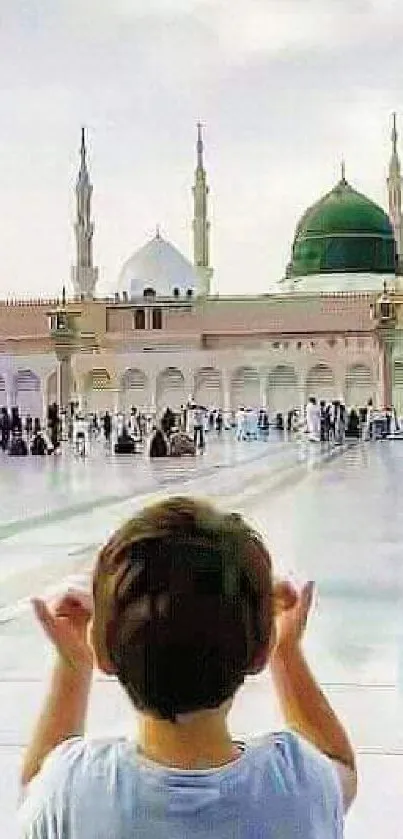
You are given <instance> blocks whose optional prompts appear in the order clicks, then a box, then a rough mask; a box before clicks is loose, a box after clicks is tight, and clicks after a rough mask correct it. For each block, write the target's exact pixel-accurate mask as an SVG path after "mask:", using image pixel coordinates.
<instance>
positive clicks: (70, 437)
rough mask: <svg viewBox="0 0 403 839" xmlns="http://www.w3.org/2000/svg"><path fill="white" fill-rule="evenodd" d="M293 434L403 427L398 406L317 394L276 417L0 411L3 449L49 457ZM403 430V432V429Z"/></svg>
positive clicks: (192, 451)
mask: <svg viewBox="0 0 403 839" xmlns="http://www.w3.org/2000/svg"><path fill="white" fill-rule="evenodd" d="M271 428H274V429H275V430H277V432H285V431H286V432H287V434H288V436H291V437H293V436H294V435H296V434H301V433H306V434H307V435H308V439H309V440H310V441H311V442H325V443H328V444H333V445H340V444H341V443H343V442H344V440H345V439H346V438H356V439H360V438H361V439H378V438H379V437H388V436H390V435H392V436H394V435H397V436H398V435H399V433H401V432H400V424H399V420H398V418H397V415H396V411H395V410H394V409H393V408H388V409H385V410H383V411H377V410H375V408H374V405H373V402H372V400H371V399H369V400H368V403H367V405H366V406H365V407H361V408H355V407H352V408H350V409H347V408H346V406H345V405H344V404H343V403H342V402H341V401H340V400H334V401H332V402H326V401H325V400H323V399H317V398H316V397H314V396H312V397H310V399H309V400H308V403H307V405H306V408H305V411H301V410H300V409H290V410H289V411H288V413H287V414H286V415H284V414H282V413H277V414H274V415H270V414H269V411H268V409H267V408H260V409H257V408H251V407H248V408H246V407H239V408H238V410H237V411H236V412H234V413H232V414H224V413H223V411H222V410H221V409H220V408H207V407H205V406H203V405H198V404H196V403H194V402H192V401H189V402H188V403H187V404H186V405H182V406H181V409H180V410H179V411H173V410H171V408H169V407H168V408H166V410H165V411H164V413H163V414H162V416H161V418H160V420H157V417H156V416H155V414H152V413H151V412H147V413H145V412H143V411H140V410H138V409H136V408H135V407H132V408H131V410H130V412H128V413H124V412H123V411H121V412H110V411H108V410H106V411H105V412H104V413H103V414H102V415H98V414H96V413H92V414H84V413H83V412H80V411H79V410H77V406H75V405H73V404H72V405H71V406H70V409H69V410H68V411H62V412H59V409H58V406H57V405H56V404H53V405H50V406H49V408H48V414H47V419H46V422H45V423H43V422H41V420H40V419H39V418H38V417H34V418H32V417H31V415H30V414H27V415H26V416H25V417H24V418H22V417H21V415H20V412H19V409H18V407H13V408H12V409H11V412H9V411H8V410H7V409H6V408H5V407H3V408H1V411H0V450H2V451H3V452H8V454H10V455H12V456H26V455H28V454H32V455H36V456H44V455H46V454H55V453H58V452H59V451H60V448H61V445H62V443H67V444H70V446H71V448H72V450H73V451H74V453H75V454H77V455H79V456H85V455H86V454H88V452H89V450H90V447H91V444H92V443H93V442H94V441H99V440H103V441H104V443H105V446H106V447H107V448H110V449H111V450H112V451H113V452H114V453H115V454H117V455H119V454H138V453H141V452H143V451H144V450H146V451H147V452H148V454H149V456H150V457H151V458H155V457H169V456H172V457H180V456H182V455H192V456H194V455H196V453H197V451H200V452H202V451H203V450H204V448H205V445H206V439H207V435H211V434H212V433H215V434H216V436H217V438H219V437H220V436H221V434H222V432H223V430H224V431H228V430H232V431H233V432H235V439H236V440H237V441H248V440H258V439H261V440H262V439H263V440H264V439H267V437H268V436H269V433H270V429H271ZM402 433H403V432H402Z"/></svg>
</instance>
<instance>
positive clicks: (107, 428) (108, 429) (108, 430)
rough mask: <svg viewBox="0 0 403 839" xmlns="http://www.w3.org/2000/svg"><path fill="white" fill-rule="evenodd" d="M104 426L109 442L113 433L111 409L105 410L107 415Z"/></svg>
mask: <svg viewBox="0 0 403 839" xmlns="http://www.w3.org/2000/svg"><path fill="white" fill-rule="evenodd" d="M103 427H104V437H105V440H106V442H107V443H109V441H110V439H111V434H112V418H111V415H110V413H109V411H106V412H105V416H104V418H103Z"/></svg>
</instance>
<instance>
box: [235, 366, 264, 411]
mask: <svg viewBox="0 0 403 839" xmlns="http://www.w3.org/2000/svg"><path fill="white" fill-rule="evenodd" d="M241 405H243V406H244V407H246V408H258V407H259V406H260V376H259V371H258V370H257V369H256V368H255V367H237V369H236V370H234V371H233V374H232V377H231V407H232V409H233V410H236V409H237V408H239V407H240V406H241Z"/></svg>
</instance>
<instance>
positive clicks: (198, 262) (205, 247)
mask: <svg viewBox="0 0 403 839" xmlns="http://www.w3.org/2000/svg"><path fill="white" fill-rule="evenodd" d="M196 148H197V166H196V172H195V185H194V187H193V203H194V218H193V254H194V266H195V269H196V273H197V274H198V276H199V277H200V280H201V288H202V294H203V295H205V296H207V295H208V294H210V284H211V278H212V276H213V268H212V267H211V266H210V222H209V221H208V218H207V198H208V194H209V188H208V186H207V179H206V172H205V169H204V161H203V138H202V126H201V124H200V122H199V123H198V124H197V147H196Z"/></svg>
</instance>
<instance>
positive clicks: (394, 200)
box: [387, 114, 403, 266]
mask: <svg viewBox="0 0 403 839" xmlns="http://www.w3.org/2000/svg"><path fill="white" fill-rule="evenodd" d="M387 184H388V195H389V217H390V221H391V223H392V227H393V230H394V233H395V239H396V248H397V255H398V264H399V266H400V265H401V264H402V260H403V219H402V176H401V171H400V160H399V155H398V152H397V128H396V114H393V124H392V156H391V158H390V163H389V177H388V179H387Z"/></svg>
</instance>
